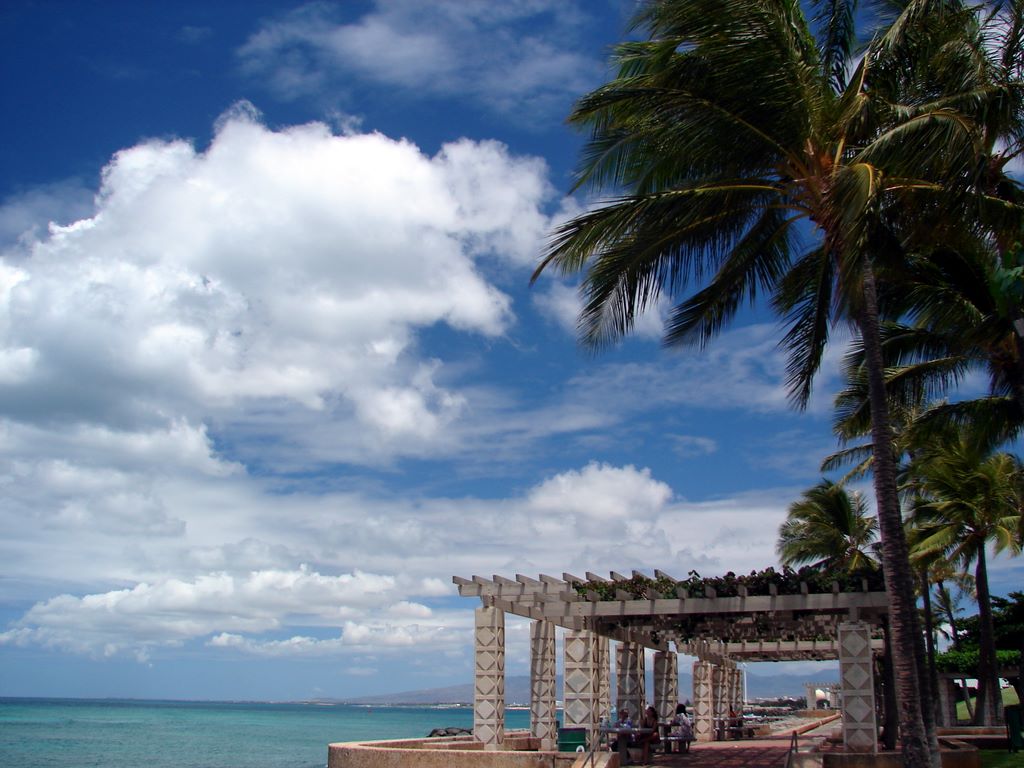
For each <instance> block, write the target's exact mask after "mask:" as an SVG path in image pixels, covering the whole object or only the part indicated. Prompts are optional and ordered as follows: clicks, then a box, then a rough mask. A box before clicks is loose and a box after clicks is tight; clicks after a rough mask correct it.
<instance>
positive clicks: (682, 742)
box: [661, 734, 693, 754]
mask: <svg viewBox="0 0 1024 768" xmlns="http://www.w3.org/2000/svg"><path fill="white" fill-rule="evenodd" d="M661 741H662V743H663V744H664V745H665V754H668V753H669V752H671V751H672V749H670V747H671V746H672V745H673V744H678V745H679V746H680V747H681V749H680V751H681V752H689V751H690V743H691V742H692V741H693V736H673V735H672V734H669V735H668V736H663V737H662V738H661Z"/></svg>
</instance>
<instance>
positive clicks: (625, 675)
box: [615, 643, 644, 721]
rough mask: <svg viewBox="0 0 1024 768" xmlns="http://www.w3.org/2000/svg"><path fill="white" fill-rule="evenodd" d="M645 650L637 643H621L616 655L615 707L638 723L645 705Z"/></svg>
mask: <svg viewBox="0 0 1024 768" xmlns="http://www.w3.org/2000/svg"><path fill="white" fill-rule="evenodd" d="M643 659H644V649H643V646H640V645H637V644H636V643H619V647H618V648H617V649H616V654H615V681H616V692H615V707H616V709H618V710H619V711H620V712H621V711H622V709H623V708H626V709H628V710H629V714H630V715H631V716H632V718H633V720H634V721H636V720H637V719H638V717H639V715H640V712H641V710H642V709H643V705H644V664H643Z"/></svg>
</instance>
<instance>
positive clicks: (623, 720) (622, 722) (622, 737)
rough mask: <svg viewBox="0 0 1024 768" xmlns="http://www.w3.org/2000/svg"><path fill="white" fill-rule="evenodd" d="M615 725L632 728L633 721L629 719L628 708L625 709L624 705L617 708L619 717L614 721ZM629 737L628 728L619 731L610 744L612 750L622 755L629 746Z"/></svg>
mask: <svg viewBox="0 0 1024 768" xmlns="http://www.w3.org/2000/svg"><path fill="white" fill-rule="evenodd" d="M615 727H616V728H621V729H630V730H632V728H633V721H632V720H630V719H629V709H627V708H626V707H622V708H620V709H619V717H618V719H617V720H616V721H615ZM630 738H631V736H630V733H629V730H625V731H619V735H618V738H617V739H616V740H615V743H614V744H612V745H611V747H612V751H613V752H618V753H620V754H623V755H624V754H625V752H626V749H627V748H628V747H629V740H630ZM623 762H625V760H623Z"/></svg>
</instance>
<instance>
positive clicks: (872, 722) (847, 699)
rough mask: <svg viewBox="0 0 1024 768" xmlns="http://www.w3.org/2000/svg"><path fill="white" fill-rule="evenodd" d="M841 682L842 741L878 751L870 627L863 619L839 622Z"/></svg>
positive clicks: (853, 749) (850, 748)
mask: <svg viewBox="0 0 1024 768" xmlns="http://www.w3.org/2000/svg"><path fill="white" fill-rule="evenodd" d="M839 684H840V685H841V686H842V689H843V695H842V715H843V744H844V745H845V747H846V749H847V750H848V751H850V752H877V751H878V726H877V724H876V717H875V684H874V669H873V660H872V656H871V627H870V626H868V624H866V623H865V622H863V621H846V622H843V623H841V624H840V625H839Z"/></svg>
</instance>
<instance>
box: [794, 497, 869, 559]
mask: <svg viewBox="0 0 1024 768" xmlns="http://www.w3.org/2000/svg"><path fill="white" fill-rule="evenodd" d="M877 532H878V523H877V521H876V520H875V518H874V517H872V516H870V515H868V514H867V503H866V502H865V501H864V498H863V497H862V496H861V495H860V493H857V492H854V493H850V492H848V491H847V490H846V488H844V487H843V486H842V485H838V484H836V483H833V482H832V481H831V480H822V481H821V482H820V483H818V484H817V485H816V486H814V487H813V488H810V489H808V490H806V491H804V493H803V498H802V499H800V500H799V501H795V502H793V503H792V504H791V505H790V507H789V514H788V515H787V517H786V521H785V522H784V523H783V524H782V526H781V527H780V528H779V541H778V544H777V545H776V551H777V552H778V554H779V559H780V561H781V563H782V564H783V565H803V564H807V563H813V564H814V565H815V566H820V567H823V568H826V569H829V570H844V571H858V570H861V569H863V568H877V567H878V561H877V560H876V559H875V557H874V554H873V549H874V546H875V543H876V542H875V538H876V535H877Z"/></svg>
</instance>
